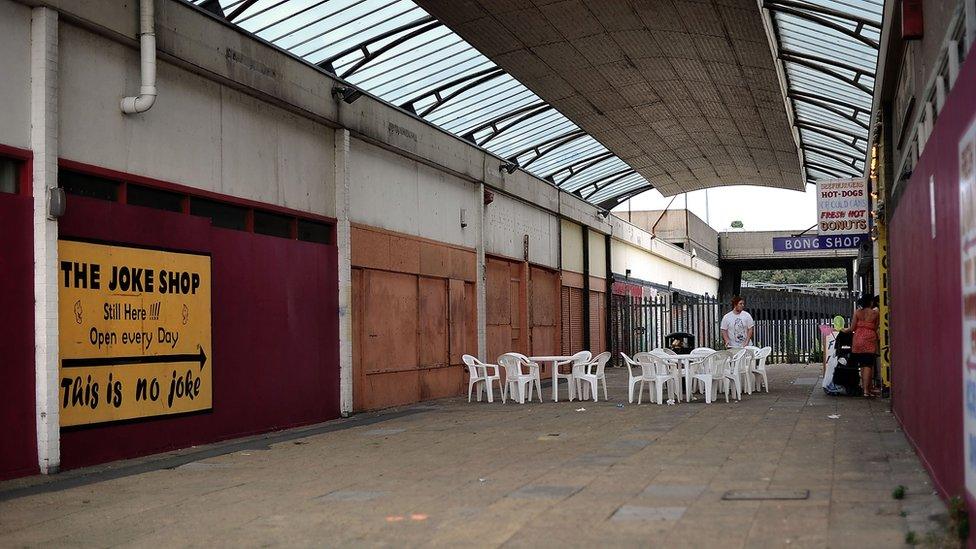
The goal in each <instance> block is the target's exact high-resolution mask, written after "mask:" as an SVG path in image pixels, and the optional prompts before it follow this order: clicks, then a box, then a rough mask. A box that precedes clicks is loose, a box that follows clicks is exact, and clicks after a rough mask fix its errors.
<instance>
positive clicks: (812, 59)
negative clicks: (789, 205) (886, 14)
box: [763, 0, 884, 182]
mask: <svg viewBox="0 0 976 549" xmlns="http://www.w3.org/2000/svg"><path fill="white" fill-rule="evenodd" d="M763 7H764V8H766V9H768V10H770V13H771V20H772V26H773V31H774V33H775V35H776V39H777V43H778V44H777V45H778V52H777V53H778V58H779V61H780V62H781V63H782V64H783V68H784V71H785V73H786V82H787V86H786V87H787V90H786V93H787V97H788V98H789V99H790V103H791V105H792V107H793V114H794V124H795V126H796V127H797V129H798V130H799V135H800V143H798V145H799V147H800V149H801V150H802V152H803V167H804V169H805V171H806V177H807V181H811V182H812V181H815V180H817V179H829V178H834V177H859V176H862V175H864V162H865V159H866V157H867V140H868V126H869V124H870V121H871V103H872V100H873V95H874V76H875V72H876V66H877V61H878V42H879V41H880V38H881V18H882V13H883V11H884V0H804V1H792V0H766V1H764V2H763Z"/></svg>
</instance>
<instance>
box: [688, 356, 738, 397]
mask: <svg viewBox="0 0 976 549" xmlns="http://www.w3.org/2000/svg"><path fill="white" fill-rule="evenodd" d="M731 360H732V359H731V353H729V352H728V351H716V352H714V353H712V354H710V355H708V356H706V357H704V359H703V360H702V363H701V368H700V370H699V371H698V372H696V373H695V374H694V378H695V379H696V380H698V381H700V382H701V383H702V385H703V386H704V389H705V404H711V403H712V401H713V400H714V398H713V397H714V393H715V390H716V389H718V388H721V389H723V390H724V392H725V402H728V401H729V385H730V384H729V381H730V373H731V372H730V367H729V366H730V364H729V363H730V362H731Z"/></svg>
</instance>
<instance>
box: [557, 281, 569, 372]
mask: <svg viewBox="0 0 976 549" xmlns="http://www.w3.org/2000/svg"><path fill="white" fill-rule="evenodd" d="M570 289H571V288H567V287H566V286H563V287H562V289H561V291H560V296H559V308H560V313H559V318H560V319H561V322H560V335H561V337H560V341H561V343H560V344H561V346H562V350H561V353H562V354H563V355H568V354H570V352H569V350H570V349H571V348H572V335H571V332H572V330H571V329H570V311H571V310H572V309H571V308H570V305H569V301H570V298H569V290H570Z"/></svg>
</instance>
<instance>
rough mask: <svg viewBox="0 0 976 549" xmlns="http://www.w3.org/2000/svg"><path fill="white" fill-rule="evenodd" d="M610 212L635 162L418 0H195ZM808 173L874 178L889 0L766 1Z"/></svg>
mask: <svg viewBox="0 0 976 549" xmlns="http://www.w3.org/2000/svg"><path fill="white" fill-rule="evenodd" d="M185 1H187V2H190V3H193V4H195V5H197V6H199V7H201V8H203V9H205V10H208V11H211V12H214V13H216V14H218V15H221V16H223V17H224V18H225V19H226V20H227V21H229V22H231V23H233V24H235V25H237V26H239V27H240V28H241V29H243V30H245V31H248V32H250V33H252V34H254V35H256V36H258V37H260V38H261V39H263V40H265V41H267V42H269V43H271V44H273V45H275V46H277V47H279V48H282V49H283V50H287V51H289V52H291V53H292V54H294V55H296V56H298V57H301V58H302V59H305V60H306V61H307V62H309V63H311V64H314V65H317V66H319V67H321V68H323V69H325V70H326V71H328V72H330V73H332V74H335V75H336V76H338V77H339V78H341V79H343V80H345V81H346V82H348V83H349V84H352V85H353V86H356V87H357V88H359V89H362V90H364V91H366V92H368V93H370V94H372V95H374V96H376V97H379V98H380V99H382V100H384V101H387V102H388V103H391V104H393V105H397V106H399V107H402V108H404V109H407V110H409V111H411V112H413V113H415V114H417V115H418V116H420V117H422V118H423V119H425V120H427V121H429V122H430V123H432V124H435V125H437V126H439V127H441V128H443V129H444V130H446V131H449V132H451V133H453V134H455V135H458V136H460V137H461V138H463V139H466V140H468V141H470V142H471V143H473V144H475V145H478V146H481V147H483V148H485V149H487V150H488V151H490V152H492V153H494V154H496V155H498V156H499V157H501V158H503V159H506V161H507V162H508V169H509V170H510V171H514V170H515V169H518V168H521V169H524V170H526V171H528V172H530V173H532V174H534V175H536V176H538V177H541V178H543V179H546V180H548V181H549V182H551V183H552V184H554V185H556V186H558V187H559V188H561V189H564V190H566V191H568V192H572V193H574V194H576V195H577V196H579V197H581V198H583V199H584V200H586V201H588V202H591V203H593V204H596V205H598V206H601V207H604V208H609V207H611V206H612V205H616V204H617V200H616V198H617V197H621V196H623V195H629V194H632V193H634V192H635V191H638V190H639V189H641V188H647V186H648V183H647V181H646V180H645V179H644V178H643V177H641V176H640V175H638V174H637V173H636V172H635V171H634V170H633V169H632V168H630V167H629V166H628V165H627V164H626V163H624V162H623V161H622V160H621V159H619V158H618V157H617V156H616V155H614V154H613V153H612V152H610V151H609V150H608V149H607V148H606V147H604V146H603V145H601V144H600V143H599V142H597V141H596V140H595V139H594V138H593V137H591V136H589V135H587V134H586V133H585V132H584V131H582V130H580V128H579V127H578V126H576V124H574V123H573V122H572V121H571V120H569V119H568V118H566V117H565V116H563V115H562V114H560V113H559V112H558V111H556V110H555V109H554V108H552V107H551V106H550V105H548V104H547V103H545V102H544V101H542V100H541V99H540V98H539V97H538V96H537V95H535V94H534V93H533V92H532V91H530V90H529V89H528V88H526V87H525V86H524V85H522V84H521V83H520V82H518V81H517V80H515V79H514V78H513V77H512V76H510V75H509V74H507V73H506V72H505V71H504V70H502V69H501V68H499V67H498V66H497V65H495V63H493V62H492V61H490V60H489V59H488V58H486V57H485V56H484V55H482V54H481V53H479V52H478V51H477V50H475V49H474V48H473V47H472V46H471V45H469V44H468V43H467V42H465V41H464V40H463V39H462V38H461V37H459V36H458V35H457V34H455V33H454V32H453V31H451V30H450V29H448V28H447V27H446V26H444V25H443V24H442V23H440V22H439V21H437V20H436V19H434V18H433V17H431V16H430V15H429V14H427V13H426V12H425V11H424V10H423V9H421V8H420V7H419V6H417V5H416V4H414V3H413V2H412V1H411V0H185ZM764 7H766V8H768V9H769V10H771V12H772V21H773V26H774V30H775V32H776V35H777V38H778V40H779V42H780V44H779V57H780V60H781V61H782V62H783V64H784V66H785V71H786V74H787V80H788V83H789V86H788V87H789V97H790V99H791V100H792V104H793V108H794V111H795V117H794V118H795V122H796V125H797V126H798V127H799V132H800V139H801V143H800V145H801V148H802V149H803V154H804V158H805V163H804V165H805V169H806V176H807V178H808V180H813V179H818V178H830V177H842V176H859V175H862V174H863V168H864V159H865V156H866V154H865V147H866V142H867V133H868V132H867V127H868V123H869V119H870V108H871V99H872V97H871V95H872V92H873V87H874V78H873V76H874V72H875V63H876V58H877V41H878V38H879V34H880V21H881V8H882V0H808V1H802V2H801V1H790V0H775V1H772V0H767V1H766V2H765V3H764Z"/></svg>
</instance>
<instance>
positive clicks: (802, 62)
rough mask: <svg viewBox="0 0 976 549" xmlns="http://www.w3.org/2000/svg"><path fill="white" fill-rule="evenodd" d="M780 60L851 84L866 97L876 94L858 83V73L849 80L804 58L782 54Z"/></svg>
mask: <svg viewBox="0 0 976 549" xmlns="http://www.w3.org/2000/svg"><path fill="white" fill-rule="evenodd" d="M780 59H782V60H783V61H787V62H790V63H796V64H797V65H803V66H804V67H808V68H811V69H813V70H815V71H818V72H822V73H824V74H826V75H828V76H832V77H834V78H836V79H837V80H840V81H841V82H844V83H845V84H849V85H851V86H853V87H855V88H857V89H859V90H861V91H862V92H864V93H865V94H866V95H869V96H870V95H871V94H873V93H874V91H873V90H872V89H871V88H870V87H868V86H865V85H864V84H862V83H861V82H859V81H858V78H859V75H860V73H858V76H855V77H854V78H848V77H846V76H844V75H843V74H841V73H839V72H837V71H834V70H831V69H828V68H827V67H824V66H823V65H820V64H818V63H815V62H813V61H808V60H807V59H804V58H802V57H797V56H791V55H785V56H784V55H783V54H780Z"/></svg>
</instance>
